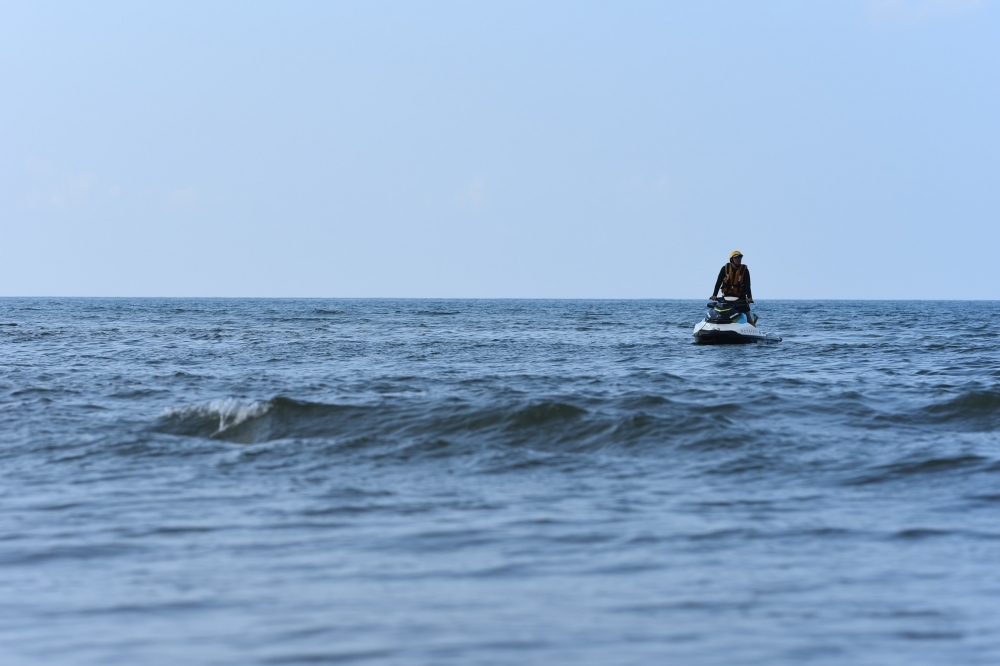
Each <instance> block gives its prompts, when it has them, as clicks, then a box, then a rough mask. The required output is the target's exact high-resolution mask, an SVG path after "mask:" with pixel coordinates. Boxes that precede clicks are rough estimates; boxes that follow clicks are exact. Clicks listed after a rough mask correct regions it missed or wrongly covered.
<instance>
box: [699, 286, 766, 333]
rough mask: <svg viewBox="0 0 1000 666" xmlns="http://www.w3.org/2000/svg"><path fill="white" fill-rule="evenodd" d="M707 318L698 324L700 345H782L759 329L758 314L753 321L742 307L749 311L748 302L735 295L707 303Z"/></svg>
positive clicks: (751, 316)
mask: <svg viewBox="0 0 1000 666" xmlns="http://www.w3.org/2000/svg"><path fill="white" fill-rule="evenodd" d="M707 307H708V315H706V317H705V319H704V320H703V321H700V322H698V323H697V324H695V327H694V341H695V344H699V345H740V344H748V343H751V342H781V337H780V336H777V335H775V334H774V333H765V332H764V331H762V330H760V329H759V328H757V325H756V324H757V315H755V314H751V315H750V319H749V320H748V319H747V315H746V314H745V313H744V312H740V309H739V308H742V309H745V310H747V311H749V308H747V302H746V301H745V300H744V299H742V298H736V297H734V296H723V297H722V298H721V299H719V300H717V301H710V302H709V303H708V306H707Z"/></svg>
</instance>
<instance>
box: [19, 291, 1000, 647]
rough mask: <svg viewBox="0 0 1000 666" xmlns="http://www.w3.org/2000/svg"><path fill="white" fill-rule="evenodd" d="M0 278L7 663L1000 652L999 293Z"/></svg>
mask: <svg viewBox="0 0 1000 666" xmlns="http://www.w3.org/2000/svg"><path fill="white" fill-rule="evenodd" d="M757 312H758V313H759V314H760V316H761V326H762V328H764V329H765V330H772V331H775V332H777V333H779V334H781V335H783V336H784V342H782V343H780V344H776V345H752V346H746V347H698V346H695V345H693V344H691V341H692V338H691V329H692V327H693V325H694V323H695V321H696V320H697V319H698V318H699V317H700V316H701V315H702V313H703V303H702V302H700V301H686V302H685V301H431V300H427V301H422V300H400V301H393V300H369V301H365V300H361V301H357V300H330V301H324V300H302V301H297V300H86V299H84V300H45V299H5V300H0V324H4V325H3V326H0V353H2V357H0V661H2V663H3V664H40V663H45V664H129V665H132V664H171V665H173V664H178V663H185V664H315V663H342V662H350V663H378V664H511V663H528V664H552V663H557V664H594V665H602V666H603V665H607V664H653V663H677V664H720V665H722V664H725V665H729V664H803V663H808V664H838V665H839V664H878V665H885V664H996V663H1000V565H998V563H1000V434H998V429H1000V336H998V333H997V331H998V330H1000V329H998V322H1000V304H998V303H996V302H990V303H917V302H820V303H812V304H808V303H802V302H770V303H763V304H761V305H760V306H759V307H758V309H757Z"/></svg>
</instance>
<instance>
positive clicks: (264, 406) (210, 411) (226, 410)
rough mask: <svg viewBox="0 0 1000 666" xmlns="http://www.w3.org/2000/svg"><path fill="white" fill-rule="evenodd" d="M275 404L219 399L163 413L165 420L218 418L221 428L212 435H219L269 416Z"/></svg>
mask: <svg viewBox="0 0 1000 666" xmlns="http://www.w3.org/2000/svg"><path fill="white" fill-rule="evenodd" d="M273 406H274V403H272V402H271V401H269V400H267V401H259V400H258V401H254V402H250V403H246V402H240V401H239V400H237V399H236V398H217V399H215V400H212V401H210V402H208V403H205V404H201V405H184V406H181V407H170V408H168V409H167V410H166V411H164V412H163V414H162V417H163V418H173V419H186V418H192V417H194V418H210V419H214V418H218V419H219V427H218V428H217V429H216V431H215V432H213V433H212V435H213V436H214V435H218V434H220V433H222V432H225V431H226V430H228V429H229V428H233V427H236V426H238V425H239V424H241V423H243V422H244V421H248V420H250V419H254V418H257V417H259V416H263V415H264V414H267V413H268V412H269V411H270V410H271V408H272V407H273Z"/></svg>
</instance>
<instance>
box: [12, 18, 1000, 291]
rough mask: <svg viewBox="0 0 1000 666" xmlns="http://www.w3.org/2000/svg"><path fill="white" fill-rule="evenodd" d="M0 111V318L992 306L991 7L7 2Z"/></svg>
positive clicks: (998, 122) (997, 66)
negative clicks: (317, 302)
mask: <svg viewBox="0 0 1000 666" xmlns="http://www.w3.org/2000/svg"><path fill="white" fill-rule="evenodd" d="M0 91H2V92H0V296H220V297H222V296H225V297H230V296H233V297H236V296H255V297H460V298H704V297H706V296H708V295H709V293H710V291H711V288H712V286H713V284H714V280H715V277H716V274H717V273H718V270H719V268H720V267H721V266H722V265H723V264H724V263H725V261H726V260H727V258H728V256H729V253H730V252H731V251H732V250H734V249H740V250H741V251H742V252H743V254H744V263H746V264H747V265H748V266H749V267H750V269H751V271H752V275H753V284H754V296H755V297H756V299H757V300H758V301H763V300H766V299H809V298H861V299H869V298H871V299H878V298H893V299H896V298H919V299H968V298H997V297H998V288H997V287H995V285H994V283H995V279H994V277H995V276H996V275H997V274H1000V265H998V262H997V260H996V259H995V257H996V255H997V252H998V248H1000V3H997V2H990V1H977V0H857V1H854V0H835V1H822V0H818V1H815V2H801V1H800V0H795V1H791V2H783V1H780V0H768V1H767V2H753V3H751V2H743V1H739V2H726V1H722V0H718V1H716V0H711V1H704V0H698V1H694V0H692V1H690V2H662V1H655V2H630V1H627V0H621V1H615V2H611V1H606V2H585V1H582V0H572V1H567V2H547V1H544V0H532V1H529V2H518V1H514V0H505V1H503V2H499V1H488V0H483V1H477V2H466V1H462V2H458V1H455V2H433V1H426V2H415V1H413V0H407V1H406V2H381V1H378V0H365V1H364V2H361V1H357V2H332V1H329V2H328V1H323V2H296V1H289V2H248V1H240V2H207V1H205V0H198V1H197V2H183V1H172V2H169V3H137V2H100V1H91V2H87V3H70V2H65V3H52V2H44V1H40V2H27V1H25V2H0Z"/></svg>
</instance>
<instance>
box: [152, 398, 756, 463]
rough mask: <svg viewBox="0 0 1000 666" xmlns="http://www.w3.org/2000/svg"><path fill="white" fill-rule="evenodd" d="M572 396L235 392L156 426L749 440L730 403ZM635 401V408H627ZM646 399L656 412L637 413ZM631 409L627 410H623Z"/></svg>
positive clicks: (374, 435)
mask: <svg viewBox="0 0 1000 666" xmlns="http://www.w3.org/2000/svg"><path fill="white" fill-rule="evenodd" d="M582 402H583V403H584V404H580V403H576V402H572V403H571V402H569V401H563V400H554V399H549V400H537V399H536V400H530V399H522V400H508V401H506V402H504V403H502V404H496V403H492V402H487V401H479V402H470V401H463V400H450V401H438V402H435V403H431V404H428V403H427V402H426V401H419V400H393V401H385V402H382V403H378V404H330V403H320V402H307V401H300V400H294V399H291V398H287V397H276V398H273V399H271V400H266V401H257V402H241V401H239V400H236V399H233V398H226V399H221V400H213V401H211V402H209V403H207V404H202V405H189V406H182V407H175V408H172V409H168V410H166V411H165V412H163V413H162V414H161V415H160V418H159V419H158V420H157V422H156V424H155V425H154V426H153V428H154V430H156V431H158V432H163V433H169V434H173V435H181V436H188V437H205V438H212V439H221V440H226V441H231V442H237V443H245V444H253V443H259V442H268V441H274V440H280V439H338V440H354V441H360V440H365V441H376V442H382V443H387V442H397V443H400V444H404V445H406V446H411V445H414V444H416V443H418V442H420V443H423V444H427V443H429V442H433V443H434V448H441V447H442V446H444V445H447V444H448V443H449V442H450V443H452V444H455V443H463V442H464V443H467V444H473V445H476V446H481V445H482V444H483V443H485V442H493V443H499V444H502V445H507V446H529V447H532V448H538V449H546V450H573V449H581V448H590V449H596V448H601V447H604V446H609V445H615V446H634V445H638V444H643V443H645V444H650V445H659V444H662V443H663V442H666V441H671V440H672V441H674V442H675V443H679V444H682V445H683V444H698V443H699V442H700V441H701V440H702V439H705V438H708V440H711V441H712V442H716V441H720V440H722V441H726V442H728V444H727V446H732V442H737V441H739V439H740V438H739V432H738V425H737V422H736V420H735V419H731V418H729V417H728V416H726V414H725V412H726V409H727V408H726V407H725V406H718V405H715V406H703V405H691V404H683V403H677V402H672V401H670V400H666V399H663V398H655V399H654V398H650V397H641V396H640V397H629V398H625V399H622V400H620V401H617V404H616V405H612V406H609V405H608V404H598V405H593V404H587V403H586V401H582ZM626 405H627V407H626ZM638 405H643V406H645V407H646V409H636V406H638ZM623 407H625V408H623Z"/></svg>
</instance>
